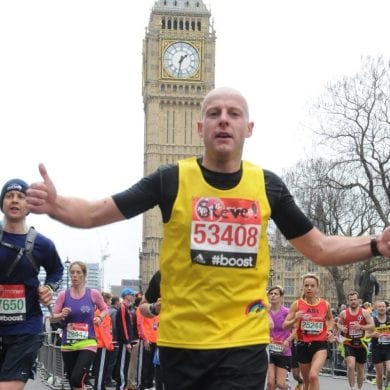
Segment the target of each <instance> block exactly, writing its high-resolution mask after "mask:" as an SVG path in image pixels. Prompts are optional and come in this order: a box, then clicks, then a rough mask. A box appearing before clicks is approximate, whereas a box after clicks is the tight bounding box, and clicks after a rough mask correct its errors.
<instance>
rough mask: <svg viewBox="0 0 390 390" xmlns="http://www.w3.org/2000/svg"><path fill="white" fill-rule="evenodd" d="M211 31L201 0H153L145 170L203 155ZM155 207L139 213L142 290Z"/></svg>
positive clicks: (155, 262) (155, 236)
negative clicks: (199, 131)
mask: <svg viewBox="0 0 390 390" xmlns="http://www.w3.org/2000/svg"><path fill="white" fill-rule="evenodd" d="M215 39H216V38H215V32H214V29H213V26H212V24H211V13H210V11H209V10H208V9H207V7H206V6H205V4H204V2H203V1H201V0H186V1H184V0H176V1H174V0H158V1H156V2H155V4H154V6H153V8H152V11H151V15H150V20H149V24H148V27H147V31H146V35H145V39H144V43H143V84H142V94H143V101H144V112H145V125H144V126H145V128H144V174H145V175H147V174H149V173H151V172H153V171H154V170H155V169H156V168H157V167H158V166H160V165H161V164H169V163H175V162H176V161H177V160H179V159H182V158H185V157H189V156H195V155H201V154H202V149H203V146H202V143H201V140H200V138H199V136H198V134H197V126H196V123H197V121H198V120H199V119H200V104H201V102H202V100H203V97H204V96H205V95H206V94H207V93H208V92H209V91H210V90H211V89H213V88H214V79H215V75H214V71H215ZM161 239H162V224H161V216H160V210H159V209H157V208H154V209H153V210H150V211H148V212H147V213H145V214H144V215H143V232H142V250H141V252H140V254H139V260H140V267H139V268H140V278H141V283H142V289H143V290H144V291H145V289H146V287H147V285H148V282H149V280H150V278H151V277H152V276H153V274H154V272H155V271H157V269H158V266H159V255H160V244H161Z"/></svg>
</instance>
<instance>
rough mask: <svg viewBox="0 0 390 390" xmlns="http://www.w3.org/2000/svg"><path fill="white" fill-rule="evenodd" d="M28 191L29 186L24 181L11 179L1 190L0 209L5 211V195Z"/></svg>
mask: <svg viewBox="0 0 390 390" xmlns="http://www.w3.org/2000/svg"><path fill="white" fill-rule="evenodd" d="M27 189H28V184H27V183H26V182H25V181H24V180H22V179H11V180H8V181H7V182H6V183H5V184H4V185H3V188H2V189H1V195H0V209H1V211H3V200H4V197H5V194H6V193H7V192H9V191H19V192H23V193H24V194H25V193H26V191H27Z"/></svg>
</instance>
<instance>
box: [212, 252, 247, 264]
mask: <svg viewBox="0 0 390 390" xmlns="http://www.w3.org/2000/svg"><path fill="white" fill-rule="evenodd" d="M211 263H212V265H217V266H222V267H235V268H253V267H254V264H253V263H254V261H253V258H252V256H249V257H227V256H224V255H223V253H221V254H219V255H214V256H212V257H211Z"/></svg>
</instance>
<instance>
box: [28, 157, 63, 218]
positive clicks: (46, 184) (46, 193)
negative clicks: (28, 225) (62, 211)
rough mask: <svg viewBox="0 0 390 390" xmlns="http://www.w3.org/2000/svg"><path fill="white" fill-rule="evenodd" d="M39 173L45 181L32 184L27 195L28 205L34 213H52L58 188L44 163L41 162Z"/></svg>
mask: <svg viewBox="0 0 390 390" xmlns="http://www.w3.org/2000/svg"><path fill="white" fill-rule="evenodd" d="M39 173H40V174H41V177H42V179H43V181H42V182H38V183H32V184H31V185H30V187H29V189H28V190H27V196H26V202H27V207H28V209H29V211H31V212H32V213H35V214H48V215H50V214H51V213H52V211H53V208H54V205H55V202H56V199H57V190H56V188H55V186H54V184H53V182H52V180H51V179H50V177H49V175H48V173H47V170H46V167H45V166H44V165H43V164H39Z"/></svg>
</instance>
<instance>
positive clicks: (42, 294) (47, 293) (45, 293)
mask: <svg viewBox="0 0 390 390" xmlns="http://www.w3.org/2000/svg"><path fill="white" fill-rule="evenodd" d="M52 297H53V290H52V289H51V288H50V287H48V286H40V287H38V299H39V302H40V303H41V304H42V305H44V306H48V305H49V304H50V302H51V299H52Z"/></svg>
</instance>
